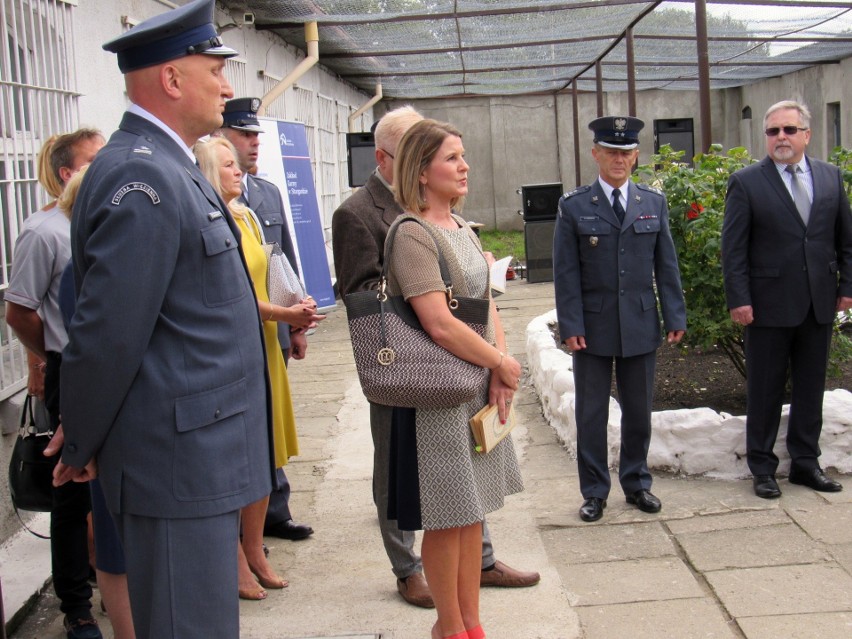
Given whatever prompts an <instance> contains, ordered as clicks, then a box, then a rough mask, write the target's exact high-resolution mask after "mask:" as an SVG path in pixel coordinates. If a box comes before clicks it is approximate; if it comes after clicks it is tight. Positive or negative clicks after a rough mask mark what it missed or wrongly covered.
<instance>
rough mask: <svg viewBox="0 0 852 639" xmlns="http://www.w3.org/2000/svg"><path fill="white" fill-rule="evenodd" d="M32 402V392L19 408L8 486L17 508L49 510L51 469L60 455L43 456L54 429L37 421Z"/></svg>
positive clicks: (51, 484) (51, 480) (51, 482)
mask: <svg viewBox="0 0 852 639" xmlns="http://www.w3.org/2000/svg"><path fill="white" fill-rule="evenodd" d="M34 403H35V400H34V398H33V396H32V395H27V398H26V399H25V400H24V407H23V410H22V411H21V426H20V430H19V431H18V439H17V440H16V441H15V447H14V448H13V449H12V458H11V460H10V461H9V490H10V492H11V493H12V504H13V505H14V506H15V509H16V510H31V511H35V512H50V510H51V508H52V505H53V469H54V467H55V466H56V463H57V462H58V461H59V455H54V456H53V457H45V456H44V449H45V448H47V444H48V443H49V442H50V438H51V437H53V431H52V430H51V429H50V426H49V424H47V423H45V424H37V423H36V418H35V414H34V411H33V404H34ZM40 421H44V420H40ZM39 426H41V428H39Z"/></svg>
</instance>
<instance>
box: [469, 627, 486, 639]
mask: <svg viewBox="0 0 852 639" xmlns="http://www.w3.org/2000/svg"><path fill="white" fill-rule="evenodd" d="M467 639H485V631H484V630H483V629H482V626H477V627H476V628H469V629H468V631H467Z"/></svg>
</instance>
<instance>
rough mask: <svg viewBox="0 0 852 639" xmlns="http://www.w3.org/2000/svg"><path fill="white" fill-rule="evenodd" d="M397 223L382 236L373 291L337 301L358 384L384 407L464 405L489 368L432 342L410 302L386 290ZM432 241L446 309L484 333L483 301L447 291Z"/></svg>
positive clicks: (447, 277)
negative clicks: (381, 262)
mask: <svg viewBox="0 0 852 639" xmlns="http://www.w3.org/2000/svg"><path fill="white" fill-rule="evenodd" d="M409 221H410V222H416V223H418V224H420V222H419V221H417V220H414V219H411V220H406V221H405V222H403V224H404V223H406V222H409ZM421 226H423V228H426V230H427V231H428V230H429V229H428V228H427V227H425V226H424V225H422V224H421ZM398 228H399V226H395V227H393V228H392V229H391V231H390V232H389V233H388V237H387V239H386V240H385V258H384V266H383V267H382V275H381V279H380V281H379V290H378V291H363V292H359V293H350V294H349V295H347V296H346V297H345V298H344V300H343V302H344V304H345V305H346V315H347V317H348V319H349V335H350V337H351V339H352V350H353V351H354V354H355V367H356V369H357V371H358V379H359V381H360V382H361V389H362V390H363V392H364V396H365V397H366V398H367V399H368V400H370V401H371V402H373V403H375V404H384V405H386V406H404V407H410V408H443V407H448V406H458V405H460V404H464V403H466V402H469V401H471V400H472V399H474V398H475V397H476V396H477V395H478V394H479V393H480V392H482V389H483V387H484V385H485V384H486V383H487V381H488V375H489V373H490V371H489V370H488V369H487V368H484V367H482V366H476V365H475V364H471V363H470V362H467V361H465V360H463V359H461V358H459V357H456V356H455V355H453V354H452V353H451V352H450V351H448V350H447V349H445V348H444V347H442V346H439V345H438V344H436V343H435V342H434V341H433V340H432V338H431V337H430V336H429V334H428V333H426V331H424V330H423V327H422V326H421V324H420V321H419V320H418V319H417V315H416V314H415V312H414V309H412V308H411V305H410V304H408V303H407V302H406V301H405V300H404V299H403V298H402V296H389V295H387V293H386V291H387V268H388V262H389V259H388V258H389V257H390V253H391V250H392V248H393V241H394V237H395V235H396V230H397V229H398ZM430 233H431V231H430ZM435 246H436V247H438V262H439V265H440V269H441V279H443V281H444V287H445V289H446V294H447V305H448V306H449V309H450V312H451V313H452V314H453V315H454V316H455V317H456V318H458V319H459V320H461V321H463V322H464V323H466V324H467V325H468V326H470V327H471V328H472V329H473V330H474V331H476V332H477V333H478V334H479V335H480V336H484V335H485V331H486V329H487V326H488V314H489V312H490V302H489V300H488V299H481V298H474V297H455V296H453V287H452V281H451V280H450V275H449V269H448V268H447V263H446V260H445V259H444V256H443V254H442V253H441V248H440V246H438V244H437V242H436V243H435Z"/></svg>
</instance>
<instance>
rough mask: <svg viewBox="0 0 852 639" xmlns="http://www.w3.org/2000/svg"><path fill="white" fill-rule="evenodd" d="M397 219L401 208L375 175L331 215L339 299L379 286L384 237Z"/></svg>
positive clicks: (400, 213)
mask: <svg viewBox="0 0 852 639" xmlns="http://www.w3.org/2000/svg"><path fill="white" fill-rule="evenodd" d="M400 215H402V208H401V207H400V206H399V204H397V202H396V200H394V198H393V193H391V192H390V191H389V190H388V188H387V187H386V186H385V185H384V184H382V181H381V180H379V178H377V177H376V175H375V173H374V174H373V175H371V176H370V177H369V178H367V182H366V184H365V185H364V186H363V187H362V188H360V189H358V191H356V192H355V193H354V194H353V195H351V196H350V197H349V198H347V199H346V201H345V202H343V204H341V205H340V206H339V207H338V208H337V210H336V211H335V212H334V216H333V217H332V218H331V235H332V249H333V251H334V269H335V272H336V274H337V286H338V288H339V289H340V295H341V296H344V295H348V294H349V293H354V292H356V291H366V290H369V289H371V288H376V287H377V286H378V283H379V277H380V275H381V272H382V262H383V260H384V252H385V237H386V236H387V234H388V229H389V228H390V225H391V224H393V221H394V220H395V219H396V218H397V217H398V216H400Z"/></svg>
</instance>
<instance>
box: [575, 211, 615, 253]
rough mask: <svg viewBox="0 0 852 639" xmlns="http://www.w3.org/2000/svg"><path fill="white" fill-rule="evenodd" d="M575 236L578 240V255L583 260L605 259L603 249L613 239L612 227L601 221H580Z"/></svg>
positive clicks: (604, 250)
mask: <svg viewBox="0 0 852 639" xmlns="http://www.w3.org/2000/svg"><path fill="white" fill-rule="evenodd" d="M577 235H578V236H579V238H580V254H581V255H582V256H583V259H584V260H589V261H593V260H603V259H606V258H607V253H608V251H606V249H605V247H606V246H607V244H608V243H609V242H610V241H611V240H610V236H611V235H612V236H613V237H614V234H613V232H612V226H610V225H609V224H607V223H606V222H604V221H603V220H580V221H579V222H577Z"/></svg>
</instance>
